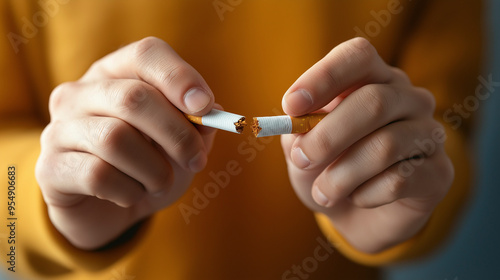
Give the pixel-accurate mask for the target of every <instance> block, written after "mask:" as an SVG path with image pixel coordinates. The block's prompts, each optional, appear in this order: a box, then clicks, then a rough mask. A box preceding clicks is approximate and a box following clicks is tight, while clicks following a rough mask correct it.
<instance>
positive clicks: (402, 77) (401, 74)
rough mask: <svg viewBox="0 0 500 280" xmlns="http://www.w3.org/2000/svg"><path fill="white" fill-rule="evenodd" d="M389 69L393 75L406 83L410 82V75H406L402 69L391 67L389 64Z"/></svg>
mask: <svg viewBox="0 0 500 280" xmlns="http://www.w3.org/2000/svg"><path fill="white" fill-rule="evenodd" d="M390 69H391V70H392V72H393V75H394V76H395V77H396V78H397V79H399V80H402V81H404V82H406V83H411V80H410V77H408V74H406V72H405V71H403V70H402V69H400V68H398V67H392V66H390Z"/></svg>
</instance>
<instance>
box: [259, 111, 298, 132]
mask: <svg viewBox="0 0 500 280" xmlns="http://www.w3.org/2000/svg"><path fill="white" fill-rule="evenodd" d="M254 124H257V126H258V128H260V129H258V130H257V131H256V129H257V128H254V134H255V136H256V137H266V136H274V135H281V134H290V133H292V119H291V118H290V116H287V115H284V116H274V117H258V118H254Z"/></svg>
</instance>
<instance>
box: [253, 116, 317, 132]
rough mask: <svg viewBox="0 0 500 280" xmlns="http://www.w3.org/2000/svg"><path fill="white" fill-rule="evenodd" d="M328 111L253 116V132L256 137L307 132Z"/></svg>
mask: <svg viewBox="0 0 500 280" xmlns="http://www.w3.org/2000/svg"><path fill="white" fill-rule="evenodd" d="M326 115H327V113H319V114H309V115H304V116H301V117H291V116H288V115H283V116H274V117H257V118H253V124H252V132H253V134H254V135H255V137H266V136H273V135H281V134H291V133H306V132H308V131H310V130H311V129H313V127H315V126H316V125H317V124H318V123H319V122H320V121H321V120H322V119H323V118H324V117H325V116H326Z"/></svg>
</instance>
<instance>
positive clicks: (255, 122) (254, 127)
mask: <svg viewBox="0 0 500 280" xmlns="http://www.w3.org/2000/svg"><path fill="white" fill-rule="evenodd" d="M251 128H252V133H253V135H255V137H257V135H259V132H260V131H261V130H262V127H260V126H259V120H258V118H253V122H252V127H251Z"/></svg>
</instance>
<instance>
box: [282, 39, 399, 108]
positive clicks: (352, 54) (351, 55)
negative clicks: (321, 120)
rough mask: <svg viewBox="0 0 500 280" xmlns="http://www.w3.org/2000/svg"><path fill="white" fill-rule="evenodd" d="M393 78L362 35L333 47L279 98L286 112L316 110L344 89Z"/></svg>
mask: <svg viewBox="0 0 500 280" xmlns="http://www.w3.org/2000/svg"><path fill="white" fill-rule="evenodd" d="M393 78H395V77H394V76H393V72H392V71H391V69H390V68H389V67H388V66H387V65H386V64H385V62H384V61H382V59H381V58H380V56H379V55H378V53H377V51H376V50H375V48H374V47H373V46H372V45H371V44H370V42H368V41H367V40H366V39H364V38H355V39H352V40H349V41H346V42H344V43H342V44H340V45H338V46H337V47H335V48H334V49H333V50H332V51H330V53H328V54H327V55H326V56H325V57H324V58H323V59H321V60H320V61H319V62H317V63H316V64H315V65H313V66H312V67H311V68H310V69H308V70H307V71H306V72H305V73H304V74H302V75H301V76H300V77H299V78H298V79H297V81H295V83H294V84H293V85H292V86H291V87H290V88H289V89H288V90H287V92H286V93H285V95H284V96H283V100H282V107H283V110H284V111H285V113H286V114H289V115H292V116H299V115H303V114H306V113H310V112H312V111H315V110H318V109H320V108H322V107H324V106H325V105H327V104H328V103H330V102H331V101H332V100H333V99H334V98H335V97H337V96H338V95H340V94H341V93H343V92H345V91H352V90H355V89H357V88H359V87H360V86H363V85H365V84H368V83H377V84H382V83H388V82H390V81H391V79H393Z"/></svg>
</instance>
